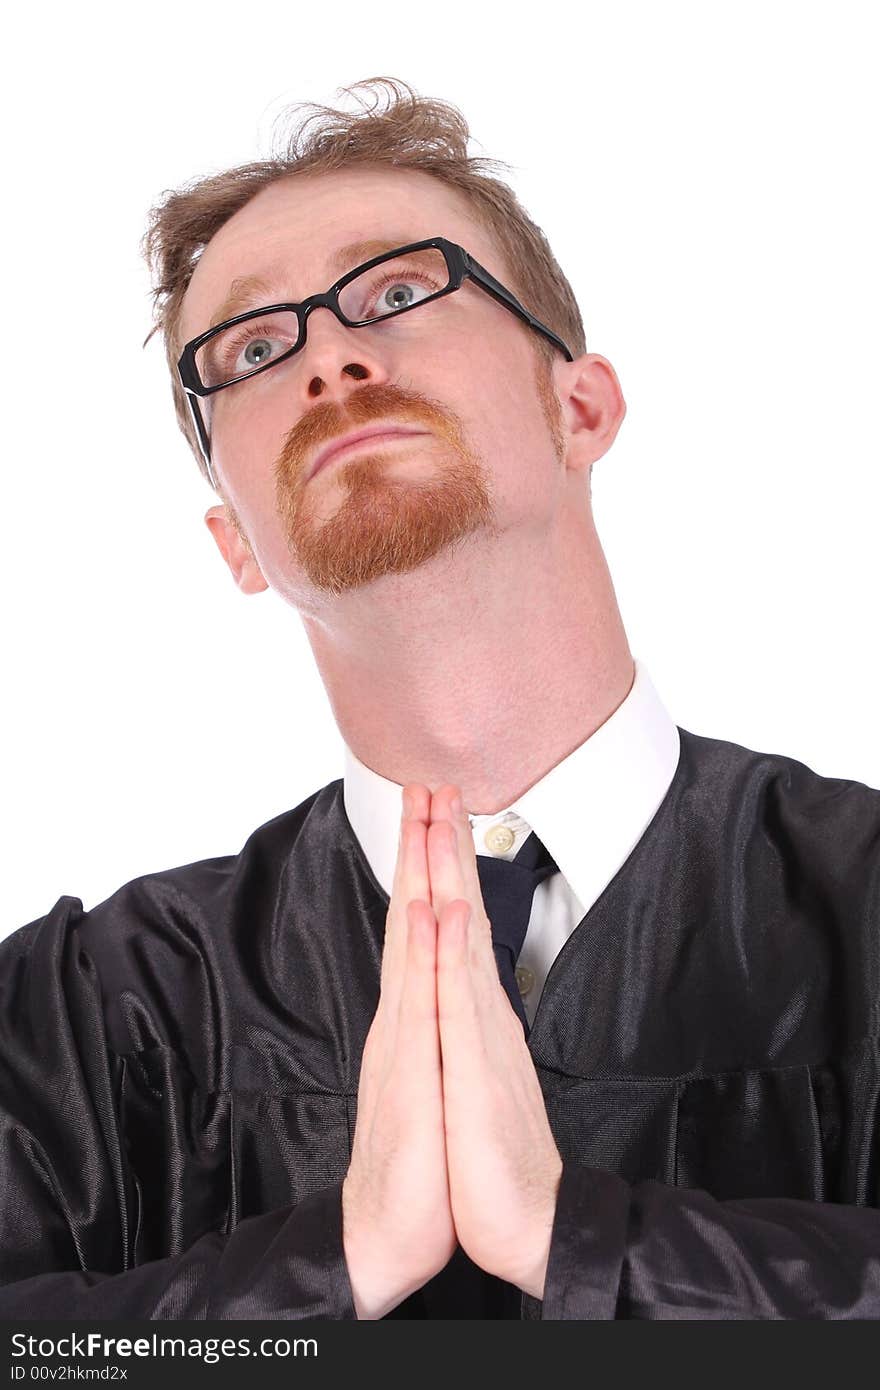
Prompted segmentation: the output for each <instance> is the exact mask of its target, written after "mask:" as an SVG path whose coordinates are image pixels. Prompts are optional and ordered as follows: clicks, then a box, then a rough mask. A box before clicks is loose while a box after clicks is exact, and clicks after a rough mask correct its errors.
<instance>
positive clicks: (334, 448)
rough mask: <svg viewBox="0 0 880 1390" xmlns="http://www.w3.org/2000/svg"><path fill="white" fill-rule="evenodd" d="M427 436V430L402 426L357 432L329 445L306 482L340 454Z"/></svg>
mask: <svg viewBox="0 0 880 1390" xmlns="http://www.w3.org/2000/svg"><path fill="white" fill-rule="evenodd" d="M417 434H425V430H411V429H406V428H405V427H404V426H402V425H375V426H373V427H372V428H365V429H362V430H356V431H355V432H354V433H353V434H349V435H346V436H345V438H344V439H337V440H334V441H333V442H332V443H331V444H327V445H326V446H325V447H324V448H323V449H322V450H321V451H320V453H319V454H318V456H317V458H316V459H315V461H314V463H313V464H312V466H311V468H310V470H309V474H308V477H307V478H306V482H311V480H312V478H314V476H315V474H316V473H320V471H321V469H322V468H324V467H326V465H327V464H328V463H332V462H333V461H334V460H335V459H336V457H337V456H338V455H339V454H342V453H344V452H345V451H346V450H347V449H353V448H355V447H356V446H358V445H361V444H365V443H370V444H372V445H374V446H375V445H378V444H382V445H386V444H389V443H391V442H392V441H393V440H395V439H408V438H411V437H412V436H413V435H417Z"/></svg>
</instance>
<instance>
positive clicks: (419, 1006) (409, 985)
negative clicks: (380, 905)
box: [398, 900, 440, 1079]
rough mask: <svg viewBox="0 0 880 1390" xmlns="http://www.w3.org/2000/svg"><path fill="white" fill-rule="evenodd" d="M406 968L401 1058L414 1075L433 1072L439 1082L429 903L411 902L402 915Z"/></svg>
mask: <svg viewBox="0 0 880 1390" xmlns="http://www.w3.org/2000/svg"><path fill="white" fill-rule="evenodd" d="M404 915H405V919H406V926H407V939H406V968H405V971H404V983H403V992H402V994H401V999H400V1016H399V1034H398V1038H399V1047H400V1055H401V1057H402V1059H403V1060H404V1061H405V1063H406V1064H407V1066H409V1065H410V1064H411V1065H412V1067H413V1069H414V1071H415V1073H416V1074H417V1075H419V1076H424V1075H425V1074H426V1073H425V1068H428V1072H430V1071H432V1070H436V1071H437V1074H438V1079H439V1066H440V1036H439V1031H438V1025H437V919H436V917H435V915H434V911H433V909H432V907H431V904H430V903H429V902H426V901H418V900H417V901H414V902H410V903H408V904H407V908H406V912H405V914H404Z"/></svg>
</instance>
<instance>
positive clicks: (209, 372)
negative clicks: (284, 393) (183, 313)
mask: <svg viewBox="0 0 880 1390" xmlns="http://www.w3.org/2000/svg"><path fill="white" fill-rule="evenodd" d="M448 285H449V268H448V266H447V264H446V257H445V256H444V254H443V252H442V251H440V250H438V249H437V248H436V247H427V248H425V249H424V250H421V251H410V252H408V253H407V254H406V255H403V256H395V257H393V258H391V259H390V260H387V261H382V262H380V264H379V265H374V266H373V267H372V268H371V269H370V270H364V271H362V272H361V274H360V275H357V276H355V278H354V279H353V280H349V282H348V284H346V285H344V286H343V288H342V289H341V290H340V291H339V307H340V309H341V310H342V312H343V314H344V315H345V317H346V318H347V319H348V320H349V321H350V322H352V323H365V322H370V321H371V320H376V319H383V318H389V317H391V316H392V315H394V314H399V313H402V312H403V311H404V310H406V309H411V308H413V307H414V306H415V305H416V304H421V303H424V302H425V301H426V300H428V299H431V298H433V297H434V295H436V294H440V293H441V292H442V291H443V290H445V289H447V288H448ZM298 342H299V320H298V318H297V315H296V314H295V313H294V312H293V310H289V309H286V310H282V311H280V312H276V313H272V314H256V315H251V316H250V317H249V318H247V319H243V320H242V321H241V322H240V323H236V324H234V325H233V326H232V327H230V328H225V329H224V330H223V332H222V333H217V334H215V335H214V337H213V338H209V340H208V341H207V342H206V343H203V344H202V346H201V347H200V348H199V349H198V351H197V352H196V355H195V362H196V369H197V371H198V374H199V377H200V379H201V381H202V384H203V385H204V386H221V385H226V384H227V383H228V382H231V381H237V380H238V379H239V377H243V376H247V375H248V374H249V373H250V372H253V371H255V370H256V369H257V368H258V367H263V366H265V365H266V364H267V363H269V362H272V361H274V360H275V359H276V358H278V357H281V356H282V355H283V354H284V353H285V352H289V351H290V349H291V348H292V347H294V346H296V345H297V344H298Z"/></svg>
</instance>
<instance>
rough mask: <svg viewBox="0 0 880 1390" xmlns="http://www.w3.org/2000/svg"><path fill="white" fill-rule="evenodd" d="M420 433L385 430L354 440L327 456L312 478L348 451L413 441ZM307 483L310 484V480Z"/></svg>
mask: <svg viewBox="0 0 880 1390" xmlns="http://www.w3.org/2000/svg"><path fill="white" fill-rule="evenodd" d="M421 433H423V431H421V430H407V432H406V433H405V434H404V433H403V432H402V431H400V430H387V431H384V432H383V433H382V434H371V435H368V436H367V438H366V439H355V440H354V441H353V443H351V444H343V445H341V447H340V448H338V449H334V450H333V453H332V454H328V455H327V457H326V458H325V459H324V461H323V462H322V463H320V464H319V465H318V467H317V468H316V469H315V471H314V473H313V474H312V478H316V477H317V476H318V474H319V473H322V472H323V471H324V469H325V468H326V467H327V465H328V463H334V462H335V461H336V459H338V458H339V457H340V455H341V454H345V453H348V451H349V449H363V448H368V447H369V446H370V445H376V444H388V443H389V442H390V441H391V440H392V439H415V438H416V437H417V436H418V435H419V434H421ZM309 481H310V482H311V478H310V479H309Z"/></svg>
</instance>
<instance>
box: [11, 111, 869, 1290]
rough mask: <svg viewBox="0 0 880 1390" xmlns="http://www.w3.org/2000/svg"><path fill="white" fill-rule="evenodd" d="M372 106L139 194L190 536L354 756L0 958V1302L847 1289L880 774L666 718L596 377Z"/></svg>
mask: <svg viewBox="0 0 880 1390" xmlns="http://www.w3.org/2000/svg"><path fill="white" fill-rule="evenodd" d="M392 89H393V91H394V96H395V100H394V101H393V103H392V104H391V105H390V107H389V109H388V110H387V111H386V112H376V111H373V112H371V113H369V114H367V115H365V116H358V117H352V116H346V115H345V114H344V113H338V112H337V113H330V117H329V121H328V122H327V123H325V126H324V128H323V130H322V131H319V132H317V133H315V134H314V135H313V136H312V137H311V140H310V142H309V143H306V144H304V145H303V146H301V147H299V146H297V145H296V142H295V141H292V142H291V150H290V152H289V155H288V157H287V158H286V160H281V161H275V162H272V163H267V164H265V165H260V166H248V167H247V168H245V169H243V170H233V171H230V172H229V173H228V174H225V175H218V176H216V177H215V178H214V179H211V180H205V181H203V182H202V183H201V184H199V185H196V186H195V187H191V188H189V189H187V190H184V191H183V192H181V193H180V194H176V195H171V196H170V197H169V198H168V199H167V200H166V202H165V203H164V204H163V206H162V207H161V208H160V209H158V210H157V213H156V215H155V217H154V221H153V224H152V227H151V231H150V234H149V236H148V241H147V249H148V251H149V253H150V254H151V256H152V259H153V263H154V264H155V265H156V266H157V268H158V272H159V274H158V280H159V286H158V291H157V302H159V303H160V305H161V315H160V323H161V326H162V327H163V330H164V332H165V335H166V347H167V351H168V355H169V365H171V366H172V368H173V371H174V372H175V373H179V376H175V377H173V378H172V380H173V381H174V382H175V400H176V406H177V410H178V418H179V420H180V423H181V426H182V428H183V429H184V432H185V433H186V435H187V438H188V440H189V442H190V444H191V445H192V447H193V449H194V451H195V453H196V456H197V458H198V459H199V462H200V464H201V466H202V467H203V471H204V472H205V474H206V476H207V477H208V478H209V479H210V481H211V482H212V484H213V485H214V486H215V488H216V489H217V491H218V494H219V495H220V497H221V499H222V502H221V504H219V505H215V506H212V507H211V508H210V510H209V511H208V514H207V517H206V521H207V524H208V526H209V527H210V529H211V532H212V535H213V536H214V539H215V541H216V542H217V545H218V547H219V549H220V551H221V553H222V555H223V557H224V559H225V560H226V563H227V565H228V566H229V569H230V571H231V572H232V575H233V577H234V579H235V581H236V583H237V584H238V585H239V587H240V588H241V589H242V590H243V591H244V592H245V593H253V592H256V591H258V590H261V589H264V588H266V587H267V586H271V587H272V588H274V589H275V590H276V591H277V592H278V593H280V594H281V595H282V596H283V597H284V598H285V599H287V600H288V601H289V602H290V604H291V605H292V606H293V607H295V608H296V609H297V611H298V612H299V614H300V616H301V618H302V621H303V623H304V624H305V628H306V631H307V633H308V636H309V640H310V642H311V645H312V649H313V651H314V653H315V658H316V660H317V662H318V665H319V669H320V672H321V675H322V678H323V680H324V683H325V685H326V687H327V691H328V695H329V698H330V701H331V703H332V706H333V710H334V715H335V717H336V720H337V723H338V725H339V728H340V732H341V734H342V736H343V740H344V745H345V756H346V764H345V777H344V779H343V780H341V781H336V782H332V783H330V784H329V786H327V787H324V788H323V789H322V790H320V791H319V792H317V793H315V794H314V795H313V796H312V797H310V798H309V799H308V800H307V801H306V802H304V803H303V804H302V805H301V806H299V807H297V808H296V809H295V810H293V811H291V812H288V813H287V814H285V815H282V816H280V817H278V818H276V819H275V820H274V821H271V822H269V823H268V824H267V825H265V826H262V827H260V829H258V830H257V831H256V832H255V833H254V834H253V835H252V836H251V838H250V839H249V841H248V843H247V844H246V845H245V847H244V849H243V850H242V852H241V853H240V854H239V855H237V856H234V857H229V858H223V859H214V860H207V861H204V862H201V863H198V864H193V865H188V866H184V867H182V868H178V869H172V870H169V871H167V872H165V873H161V874H154V875H150V876H148V877H145V878H142V879H138V880H135V881H134V882H133V883H131V884H128V885H126V886H125V887H124V888H122V889H120V890H119V892H118V893H116V894H114V896H113V897H111V898H110V899H109V900H108V901H107V902H106V903H103V904H101V905H100V906H99V907H97V908H95V909H93V910H92V911H90V912H83V910H82V904H81V903H80V902H79V900H77V899H74V898H67V897H65V898H62V899H61V900H60V901H59V902H58V903H57V904H56V905H55V907H54V908H53V909H52V910H51V912H49V913H48V914H47V916H46V917H45V918H43V919H40V920H39V921H37V922H34V923H31V924H29V925H28V926H27V927H24V928H22V929H20V931H19V932H17V933H15V934H14V935H13V936H12V937H11V938H9V939H8V940H7V941H6V942H5V943H4V944H3V947H2V952H3V955H2V962H3V969H2V972H0V988H2V991H3V998H4V1002H3V1005H2V1009H0V1028H2V1036H3V1051H4V1061H5V1064H6V1065H5V1073H4V1079H3V1090H2V1093H0V1094H2V1104H3V1114H4V1118H3V1126H4V1128H3V1134H4V1146H5V1147H4V1154H5V1157H4V1169H5V1172H4V1177H5V1180H6V1181H5V1184H4V1194H5V1195H4V1196H3V1197H2V1198H0V1202H2V1211H3V1231H4V1237H3V1277H4V1280H5V1286H4V1288H3V1289H2V1290H0V1313H3V1314H4V1315H5V1316H12V1315H16V1316H19V1315H22V1314H27V1315H29V1316H33V1317H51V1316H57V1315H60V1314H63V1315H64V1316H68V1317H70V1316H79V1317H86V1316H105V1317H123V1316H124V1317H138V1316H141V1317H153V1318H170V1317H254V1318H266V1317H268V1318H304V1317H311V1316H315V1317H323V1318H352V1317H364V1318H379V1317H384V1316H391V1317H483V1318H495V1317H514V1318H518V1317H542V1316H543V1317H544V1318H593V1317H602V1318H609V1317H637V1318H643V1317H651V1318H654V1317H710V1318H711V1317H863V1316H873V1315H876V1314H877V1313H878V1312H880V1213H878V1211H877V1209H876V1208H877V1205H878V1195H880V1194H878V1180H880V1179H878V1174H880V1145H878V1136H877V1125H876V1119H875V1117H876V1115H877V1113H878V1078H880V1059H878V1043H877V1019H878V1016H880V1011H878V998H880V987H878V976H880V970H878V922H880V848H878V846H880V835H878V829H880V793H878V792H877V791H875V790H873V789H871V788H868V787H865V786H863V785H862V784H860V783H855V782H846V781H841V780H835V779H827V778H820V777H818V776H817V775H816V774H815V773H813V772H812V771H810V770H809V769H808V768H806V767H804V766H803V765H802V764H800V763H798V762H796V761H794V760H792V759H789V758H783V757H778V756H773V755H767V754H762V753H756V752H752V751H750V750H748V749H744V748H741V747H738V746H737V745H735V744H731V743H725V742H723V741H720V740H716V739H710V738H704V737H700V736H697V735H695V734H691V733H689V732H688V731H686V730H683V729H679V728H677V727H676V726H675V725H674V723H673V722H672V720H671V719H670V717H669V716H668V714H667V713H666V711H665V709H664V708H663V706H662V703H661V702H660V700H659V697H658V696H657V694H656V692H655V691H654V689H653V687H652V685H651V682H650V679H649V676H648V673H647V671H646V670H645V668H644V666H643V665H642V664H641V663H640V662H638V661H634V659H633V657H632V654H631V652H630V649H629V645H628V642H627V638H626V634H625V631H624V627H623V623H622V621H621V617H620V613H619V611H618V608H617V604H616V600H615V596H614V590H613V586H612V583H611V579H610V576H609V573H608V569H607V566H606V563H605V559H604V555H603V553H602V549H601V546H600V544H599V540H598V537H597V535H596V532H595V528H594V525H593V518H592V510H591V505H590V490H589V472H590V469H591V467H592V464H593V463H594V462H595V461H596V459H598V458H600V457H601V456H602V455H603V454H604V453H605V452H606V450H607V449H608V448H609V446H610V444H611V443H612V442H613V440H614V437H615V435H616V433H617V430H618V428H619V426H620V423H621V420H622V418H623V414H624V410H625V406H624V402H623V398H622V395H621V391H620V387H619V385H618V382H617V379H616V376H615V373H614V371H613V369H612V367H611V366H610V364H609V363H608V362H607V361H606V360H605V359H604V358H602V357H600V356H598V355H597V354H594V353H587V352H586V350H585V344H584V342H583V329H582V325H581V324H580V317H579V314H578V312H577V306H576V305H575V304H574V301H573V297H572V296H571V291H570V288H569V286H568V284H567V281H566V280H565V277H564V275H563V274H562V272H561V270H559V268H558V266H556V264H555V261H554V260H553V258H552V254H551V253H550V251H549V247H548V246H547V244H546V240H545V239H544V238H543V236H542V234H541V233H540V230H539V229H538V228H536V227H535V226H534V224H533V223H532V222H531V221H530V220H529V219H528V217H527V216H526V214H525V213H524V211H523V210H522V209H521V208H520V207H519V205H518V204H517V203H516V200H515V199H514V198H513V195H512V194H511V193H510V190H508V189H505V187H504V185H503V184H499V183H498V182H497V181H495V180H494V179H489V178H486V177H485V176H484V175H483V174H482V173H479V172H478V171H477V170H476V167H475V165H476V162H475V161H470V160H468V158H467V154H466V142H467V128H466V126H465V125H464V122H463V121H462V119H461V117H460V116H459V115H458V113H456V112H454V111H452V110H451V108H449V107H446V106H444V105H443V104H442V103H432V102H428V101H425V100H422V99H420V98H417V97H415V96H414V95H413V94H412V93H411V92H408V91H407V92H406V94H404V91H401V90H400V89H399V88H398V87H395V86H394V84H392ZM273 696H274V698H272V699H271V700H270V699H268V698H267V693H266V692H263V691H256V692H255V701H260V702H261V703H264V704H265V705H266V717H267V718H272V719H275V720H283V718H284V699H285V697H283V696H282V698H281V699H279V698H278V697H277V696H275V693H274V692H273ZM287 698H289V697H287Z"/></svg>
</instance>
